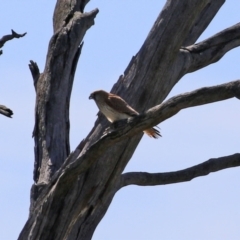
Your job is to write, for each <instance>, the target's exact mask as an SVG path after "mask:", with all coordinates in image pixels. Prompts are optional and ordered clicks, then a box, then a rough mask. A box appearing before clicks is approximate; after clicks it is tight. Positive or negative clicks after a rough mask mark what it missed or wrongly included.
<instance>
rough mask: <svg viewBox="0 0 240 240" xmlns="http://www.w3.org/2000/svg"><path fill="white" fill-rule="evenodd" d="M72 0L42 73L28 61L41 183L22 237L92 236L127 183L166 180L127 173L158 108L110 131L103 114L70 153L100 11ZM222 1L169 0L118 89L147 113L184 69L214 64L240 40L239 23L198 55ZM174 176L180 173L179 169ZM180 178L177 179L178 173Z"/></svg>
mask: <svg viewBox="0 0 240 240" xmlns="http://www.w3.org/2000/svg"><path fill="white" fill-rule="evenodd" d="M70 2H71V3H69V1H66V0H58V2H57V5H56V9H55V13H54V24H53V25H54V35H53V37H52V39H51V41H50V44H49V49H48V55H47V62H46V66H45V70H44V72H43V73H42V74H39V71H38V69H37V67H36V65H35V64H34V63H33V62H32V63H31V65H30V68H31V71H32V74H33V78H34V82H35V86H36V93H37V98H36V123H35V129H34V139H35V170H34V180H35V182H36V184H35V185H34V186H33V188H32V196H31V201H32V205H31V209H30V216H29V219H28V221H27V223H26V225H25V226H24V228H23V230H22V232H21V234H20V236H19V239H24V240H25V239H34V240H37V239H68V240H74V239H91V237H92V235H93V232H94V230H95V229H96V227H97V225H98V224H99V222H100V221H101V219H102V218H103V216H104V214H105V213H106V211H107V209H108V207H109V205H110V203H111V201H112V199H113V197H114V195H115V193H116V192H117V191H118V190H119V189H121V187H124V186H127V185H129V184H139V185H141V184H142V185H144V184H145V185H147V184H148V183H149V185H151V184H152V185H153V184H154V183H156V184H160V182H161V181H160V180H159V178H160V177H158V178H155V180H154V181H152V176H151V175H150V176H149V175H147V174H145V175H139V174H135V175H134V174H130V175H122V172H123V170H124V168H125V166H126V164H127V163H128V161H129V160H130V158H131V156H132V155H133V153H134V151H135V149H136V147H137V145H138V143H139V141H140V140H141V137H142V133H140V132H141V131H142V130H143V129H144V127H146V126H147V125H148V126H149V125H151V126H153V125H154V124H156V123H158V122H160V120H159V119H160V118H158V119H157V117H159V115H156V116H155V115H154V114H155V110H156V109H152V110H151V111H148V112H147V113H146V116H145V115H143V116H139V118H136V120H133V122H134V124H133V126H132V127H131V126H130V125H129V124H131V123H128V124H127V126H125V127H123V130H121V131H118V130H117V131H114V130H113V132H110V133H109V134H107V135H104V136H102V135H103V132H104V130H105V128H106V127H107V122H106V120H105V118H104V117H103V116H102V115H101V114H100V115H99V118H98V120H97V121H96V123H95V126H94V128H93V129H92V131H91V132H90V133H89V135H88V136H87V138H86V139H85V140H83V141H82V142H81V143H80V144H79V146H78V147H77V149H76V150H75V151H74V152H72V153H71V154H70V155H69V148H70V147H69V100H70V94H71V89H72V83H73V78H74V73H75V69H76V65H77V60H78V57H79V54H80V50H81V47H79V44H80V43H81V41H82V38H83V36H84V34H85V32H86V31H87V29H88V28H89V27H90V26H91V25H92V24H93V19H94V18H95V16H96V14H97V12H98V10H94V11H92V12H90V13H82V11H83V9H84V6H85V4H86V2H87V1H80V0H79V1H77V0H76V1H70ZM223 3H224V1H223V0H214V1H213V0H203V1H198V0H189V1H181V0H179V1H176V0H168V1H167V3H166V5H165V7H164V9H163V11H162V12H161V14H160V15H159V16H158V18H157V20H156V22H155V24H154V26H153V28H152V29H151V31H150V33H149V35H148V37H147V39H146V40H145V42H144V44H143V46H142V47H141V49H140V50H139V52H138V53H137V54H136V55H135V56H134V57H133V58H132V60H131V62H130V63H129V66H128V67H127V68H126V70H125V72H124V75H123V76H120V78H119V80H118V82H117V83H116V84H115V85H114V87H113V89H112V92H113V93H117V94H118V95H121V96H122V97H123V98H124V99H126V100H127V102H129V103H130V104H131V105H132V106H133V107H134V108H135V109H137V110H138V111H140V112H143V111H145V110H147V109H149V108H150V107H153V106H155V105H157V104H160V103H161V102H162V101H163V100H164V99H165V98H166V96H167V95H168V93H169V92H170V91H171V89H172V88H173V87H174V85H175V84H176V83H177V82H178V81H179V79H180V78H181V77H182V76H183V75H184V74H186V73H188V72H191V71H195V70H197V69H199V68H201V67H204V66H206V65H208V64H211V63H213V62H214V61H216V60H218V59H219V58H221V57H222V56H223V55H224V53H226V52H227V51H229V50H230V49H232V48H234V47H236V46H239V45H240V42H239V41H237V39H239V36H238V35H239V34H240V27H239V26H238V25H236V26H233V27H232V28H234V33H235V35H234V37H232V40H229V39H227V36H228V34H227V33H229V31H231V29H227V30H225V31H223V32H222V33H219V35H216V36H213V37H212V38H211V39H208V40H206V42H205V43H207V44H202V45H201V46H205V47H202V48H200V49H198V51H206V52H207V53H209V54H208V55H207V56H205V58H200V57H199V54H197V56H196V54H195V52H194V50H196V49H197V46H195V45H193V44H194V42H195V41H196V39H197V38H198V37H199V36H200V35H201V34H202V32H203V31H204V30H205V28H206V27H207V26H208V24H209V23H210V22H211V20H212V19H213V17H214V16H215V14H216V13H217V12H218V10H219V9H220V7H221V6H222V4H223ZM179 13H181V14H179ZM173 36H174V37H173ZM216 42H217V44H213V43H216ZM189 45H192V46H189ZM182 46H184V47H182ZM224 47H225V48H224ZM213 52H214V53H215V54H214V57H213ZM194 54H195V55H194ZM191 60H192V61H191ZM233 85H234V86H233ZM229 89H230V90H229ZM238 89H239V82H235V83H233V84H232V85H231V88H229V86H222V87H221V88H217V89H215V88H214V91H215V92H216V91H222V92H223V93H224V97H223V98H220V97H219V95H218V94H216V95H214V96H215V98H213V97H212V92H210V93H209V91H208V90H206V92H204V90H202V91H201V92H200V93H199V92H198V93H195V95H194V98H191V97H192V96H193V95H191V96H190V97H189V98H188V99H195V97H196V96H197V97H199V96H201V94H202V93H203V92H204V93H205V95H204V96H205V98H204V99H205V100H204V99H203V98H201V97H199V98H197V99H198V100H196V102H194V101H193V102H192V104H195V105H200V104H205V103H207V102H214V101H220V100H224V99H227V98H230V97H239V90H238ZM136 93H137V94H136ZM185 99H186V98H185ZM203 100H204V101H203ZM181 101H182V102H181ZM184 101H185V100H184V98H180V99H179V98H177V99H176V101H175V102H174V104H173V105H171V104H170V103H169V105H167V106H170V108H171V109H172V108H173V107H174V106H175V107H176V106H178V108H176V109H175V110H176V112H178V111H180V110H181V109H183V108H184V107H188V106H187V105H184V104H183V102H184ZM171 103H172V102H171ZM178 104H179V105H178ZM159 108H160V107H159ZM159 108H158V109H157V110H159ZM164 109H166V108H163V113H162V114H163V115H164V114H165V115H164V116H162V119H164V117H165V119H166V118H167V116H168V117H169V116H170V115H169V114H170V113H169V112H167V111H170V110H169V109H168V110H164ZM157 110H156V111H157ZM158 114H159V112H158ZM153 115H154V117H156V121H155V122H154V123H153V121H152V122H147V120H146V119H149V118H148V117H149V116H153ZM145 117H146V119H145ZM139 119H140V120H139ZM144 119H145V120H146V121H145V120H144ZM138 120H139V121H138ZM144 121H145V122H144ZM141 123H142V125H141ZM137 124H139V125H137ZM143 124H145V125H143ZM129 126H130V127H129ZM134 126H135V127H134ZM127 128H128V129H127ZM124 129H125V130H126V129H127V130H128V131H125V130H124ZM124 131H125V132H124ZM136 133H138V134H136ZM110 147H111V148H110ZM229 158H230V159H231V161H232V162H231V164H228V163H226V161H223V162H224V164H225V165H224V164H223V165H221V167H219V168H214V167H215V165H214V164H213V165H214V166H212V165H211V164H210V165H207V167H208V171H211V170H212V171H217V170H221V169H223V168H224V167H225V168H227V167H233V166H239V165H240V161H239V155H236V156H235V155H234V157H229ZM213 163H215V162H213ZM204 166H205V165H204ZM205 172H206V171H205ZM205 172H204V173H205ZM201 174H203V172H202V173H201ZM199 175H200V174H199ZM196 176H197V175H193V176H192V177H196ZM173 177H174V178H176V175H174V176H173ZM148 178H150V180H151V181H150V180H148ZM142 179H144V180H142ZM182 179H188V178H183V177H182V176H180V177H179V181H178V182H181V181H183V180H182ZM144 181H145V182H144ZM174 181H175V182H177V181H176V179H175V180H174ZM168 183H171V181H170V180H169V181H168Z"/></svg>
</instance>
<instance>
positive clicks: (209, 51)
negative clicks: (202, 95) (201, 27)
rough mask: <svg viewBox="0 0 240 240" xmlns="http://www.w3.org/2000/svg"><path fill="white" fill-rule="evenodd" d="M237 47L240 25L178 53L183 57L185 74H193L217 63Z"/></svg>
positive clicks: (183, 48)
mask: <svg viewBox="0 0 240 240" xmlns="http://www.w3.org/2000/svg"><path fill="white" fill-rule="evenodd" d="M238 46H240V23H238V24H235V25H233V26H232V27H229V28H227V29H225V30H223V31H221V32H219V33H217V34H215V35H214V36H212V37H210V38H208V39H206V40H204V41H202V42H199V43H196V44H193V45H191V46H187V47H182V48H181V49H180V51H181V53H182V54H184V55H185V56H184V58H185V60H186V61H185V64H186V68H187V69H188V70H187V72H194V71H196V70H198V69H201V68H203V67H206V66H208V65H209V64H212V63H215V62H217V61H218V60H219V59H221V58H222V57H223V56H224V55H225V54H226V53H227V52H229V51H230V50H231V49H233V48H235V47H238Z"/></svg>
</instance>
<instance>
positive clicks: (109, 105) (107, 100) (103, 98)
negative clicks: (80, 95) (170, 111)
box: [89, 90, 161, 138]
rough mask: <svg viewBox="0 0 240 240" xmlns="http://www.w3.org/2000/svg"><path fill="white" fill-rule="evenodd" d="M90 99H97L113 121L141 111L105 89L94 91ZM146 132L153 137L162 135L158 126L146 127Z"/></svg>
mask: <svg viewBox="0 0 240 240" xmlns="http://www.w3.org/2000/svg"><path fill="white" fill-rule="evenodd" d="M89 99H93V100H94V101H95V103H96V104H97V106H98V108H99V110H100V111H101V112H102V113H103V114H104V115H105V117H106V118H107V119H108V121H109V122H111V123H113V122H115V121H118V120H122V119H126V118H129V117H134V116H137V115H139V113H138V112H137V111H136V110H134V109H133V108H132V107H130V106H129V105H128V104H127V103H126V102H125V101H124V100H123V99H122V98H121V97H119V96H118V95H115V94H112V93H108V92H105V91H103V90H98V91H95V92H92V93H91V94H90V96H89ZM144 133H146V134H147V135H148V136H149V137H153V138H158V137H161V134H160V132H159V131H158V130H157V129H156V128H149V129H146V130H144Z"/></svg>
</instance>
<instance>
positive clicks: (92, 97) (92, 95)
mask: <svg viewBox="0 0 240 240" xmlns="http://www.w3.org/2000/svg"><path fill="white" fill-rule="evenodd" d="M89 99H93V100H95V92H92V93H91V94H90V96H89Z"/></svg>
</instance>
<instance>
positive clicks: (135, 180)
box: [119, 153, 240, 189]
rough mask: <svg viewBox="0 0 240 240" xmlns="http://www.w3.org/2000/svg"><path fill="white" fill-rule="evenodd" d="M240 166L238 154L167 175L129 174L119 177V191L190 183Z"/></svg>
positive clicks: (213, 159)
mask: <svg viewBox="0 0 240 240" xmlns="http://www.w3.org/2000/svg"><path fill="white" fill-rule="evenodd" d="M238 166H240V153H236V154H233V155H230V156H225V157H220V158H211V159H209V160H208V161H206V162H203V163H200V164H198V165H195V166H193V167H190V168H186V169H183V170H180V171H175V172H167V173H147V172H129V173H124V174H122V176H121V180H120V185H119V189H120V188H122V187H125V186H128V185H139V186H155V185H165V184H172V183H180V182H187V181H191V180H192V179H194V178H196V177H202V176H206V175H208V174H209V173H212V172H217V171H220V170H223V169H227V168H232V167H238Z"/></svg>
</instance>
